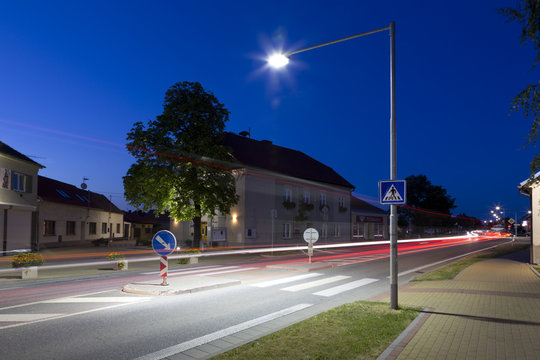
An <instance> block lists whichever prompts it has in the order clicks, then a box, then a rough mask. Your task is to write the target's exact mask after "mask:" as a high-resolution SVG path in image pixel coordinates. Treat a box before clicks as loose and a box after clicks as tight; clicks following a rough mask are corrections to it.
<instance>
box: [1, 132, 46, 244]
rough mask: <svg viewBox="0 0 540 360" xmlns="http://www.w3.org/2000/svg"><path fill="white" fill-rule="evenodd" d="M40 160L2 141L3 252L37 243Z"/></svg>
mask: <svg viewBox="0 0 540 360" xmlns="http://www.w3.org/2000/svg"><path fill="white" fill-rule="evenodd" d="M41 168H43V166H41V165H40V164H38V163H36V162H35V161H33V160H31V159H30V158H28V157H27V156H25V155H23V154H21V153H19V152H18V151H16V150H14V149H13V148H11V147H9V146H8V145H6V144H4V143H3V142H0V238H1V241H2V248H1V249H2V252H3V253H4V254H6V253H7V252H9V251H11V250H17V249H31V248H34V247H35V244H36V242H37V234H38V222H37V178H38V175H37V174H38V171H39V169H41Z"/></svg>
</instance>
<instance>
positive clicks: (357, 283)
mask: <svg viewBox="0 0 540 360" xmlns="http://www.w3.org/2000/svg"><path fill="white" fill-rule="evenodd" d="M320 276H324V274H321V273H308V274H302V275H295V276H289V277H284V278H279V279H274V280H268V281H263V282H259V283H254V284H250V285H251V286H254V287H258V288H269V287H273V286H278V285H289V284H290V283H295V282H300V281H305V280H310V281H307V282H301V283H299V284H295V285H290V286H285V287H281V288H279V290H281V291H287V292H298V291H303V290H309V289H314V288H317V287H321V286H324V285H329V284H333V283H337V282H343V281H344V280H347V279H350V278H351V276H348V275H335V276H329V277H324V278H322V279H317V280H312V279H313V278H316V277H320ZM377 281H379V280H378V279H372V278H363V279H360V280H354V281H349V282H346V283H343V284H340V285H336V286H333V287H330V288H327V289H324V290H320V291H317V292H314V293H313V295H317V296H323V297H330V296H335V295H338V294H341V293H344V292H346V291H350V290H354V289H357V288H359V287H362V286H366V285H369V284H372V283H374V282H377Z"/></svg>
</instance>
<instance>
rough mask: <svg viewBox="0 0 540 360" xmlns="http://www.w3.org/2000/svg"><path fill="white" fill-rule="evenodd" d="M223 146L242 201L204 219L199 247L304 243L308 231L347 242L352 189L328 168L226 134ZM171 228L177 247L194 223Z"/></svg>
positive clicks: (292, 153)
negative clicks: (303, 236) (309, 228)
mask: <svg viewBox="0 0 540 360" xmlns="http://www.w3.org/2000/svg"><path fill="white" fill-rule="evenodd" d="M223 145H224V146H226V147H227V148H229V150H230V153H231V155H232V157H233V158H234V160H235V161H234V162H233V163H232V164H229V165H228V167H230V168H232V169H234V170H233V173H234V175H235V178H236V193H237V194H238V195H239V197H240V201H239V202H238V204H237V205H236V206H234V207H233V208H232V209H231V212H230V215H227V216H225V215H223V216H216V217H214V218H207V219H203V222H202V229H201V232H202V239H203V242H204V241H207V242H208V243H210V242H219V243H220V244H221V243H227V244H228V245H240V246H243V245H261V244H265V245H268V244H289V243H301V244H305V242H304V240H303V238H302V234H303V232H304V230H305V229H306V228H307V227H314V228H316V229H317V230H318V231H319V234H320V238H319V243H325V242H339V241H349V240H350V239H351V226H350V224H351V223H350V220H351V218H350V216H351V215H350V214H351V212H350V211H351V205H350V197H351V192H352V190H353V189H354V186H353V185H352V184H351V183H350V182H348V181H347V180H346V179H344V178H343V177H342V176H341V175H339V174H338V173H337V172H336V171H334V170H333V169H332V168H331V167H329V166H327V165H325V164H323V163H321V162H319V161H317V160H315V159H313V158H312V157H310V156H308V155H306V154H304V153H303V152H301V151H297V150H293V149H288V148H285V147H281V146H277V145H274V144H272V143H271V142H270V141H266V140H262V141H259V140H254V139H250V138H247V137H243V136H239V135H236V134H232V133H226V134H225V136H224V139H223ZM188 223H189V224H186V223H184V222H182V223H174V224H171V231H172V232H173V233H175V235H176V236H177V239H178V240H180V242H183V241H184V242H185V240H188V241H189V240H190V239H193V232H194V231H196V229H193V224H191V222H188Z"/></svg>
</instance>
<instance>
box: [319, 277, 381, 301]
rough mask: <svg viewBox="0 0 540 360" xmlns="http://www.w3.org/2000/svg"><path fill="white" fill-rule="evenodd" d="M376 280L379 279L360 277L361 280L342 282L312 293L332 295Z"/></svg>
mask: <svg viewBox="0 0 540 360" xmlns="http://www.w3.org/2000/svg"><path fill="white" fill-rule="evenodd" d="M376 281H379V280H377V279H370V278H365V279H361V280H357V281H351V282H349V283H346V284H343V285H339V286H334V287H333V288H330V289H326V290H322V291H319V292H316V293H314V294H313V295H319V296H327V297H328V296H334V295H337V294H341V293H342V292H345V291H349V290H352V289H356V288H358V287H360V286H364V285H368V284H371V283H374V282H376Z"/></svg>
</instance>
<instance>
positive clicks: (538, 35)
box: [498, 0, 540, 176]
mask: <svg viewBox="0 0 540 360" xmlns="http://www.w3.org/2000/svg"><path fill="white" fill-rule="evenodd" d="M498 11H499V13H500V14H502V15H503V16H505V17H506V18H507V20H508V21H509V22H510V21H514V22H517V23H518V24H520V25H521V26H522V29H521V35H520V38H521V44H523V45H527V44H528V43H529V42H531V43H532V44H533V46H534V49H535V51H536V57H535V59H534V61H533V64H532V67H533V68H534V67H536V65H537V64H538V62H539V61H540V1H539V0H520V1H519V3H518V5H517V8H515V9H514V8H501V9H499V10H498ZM518 111H522V112H523V115H524V116H525V118H528V119H531V120H532V125H531V130H530V132H529V136H528V140H527V144H529V145H532V146H535V145H536V141H537V140H538V137H539V129H540V84H538V83H535V84H530V85H527V86H526V87H525V89H524V90H523V91H521V92H520V93H519V94H518V95H517V96H516V97H515V98H514V99H513V100H512V109H511V112H518ZM538 169H540V154H539V155H536V156H535V157H534V158H533V161H532V162H531V176H532V175H534V174H535V173H536V171H537V170H538Z"/></svg>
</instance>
